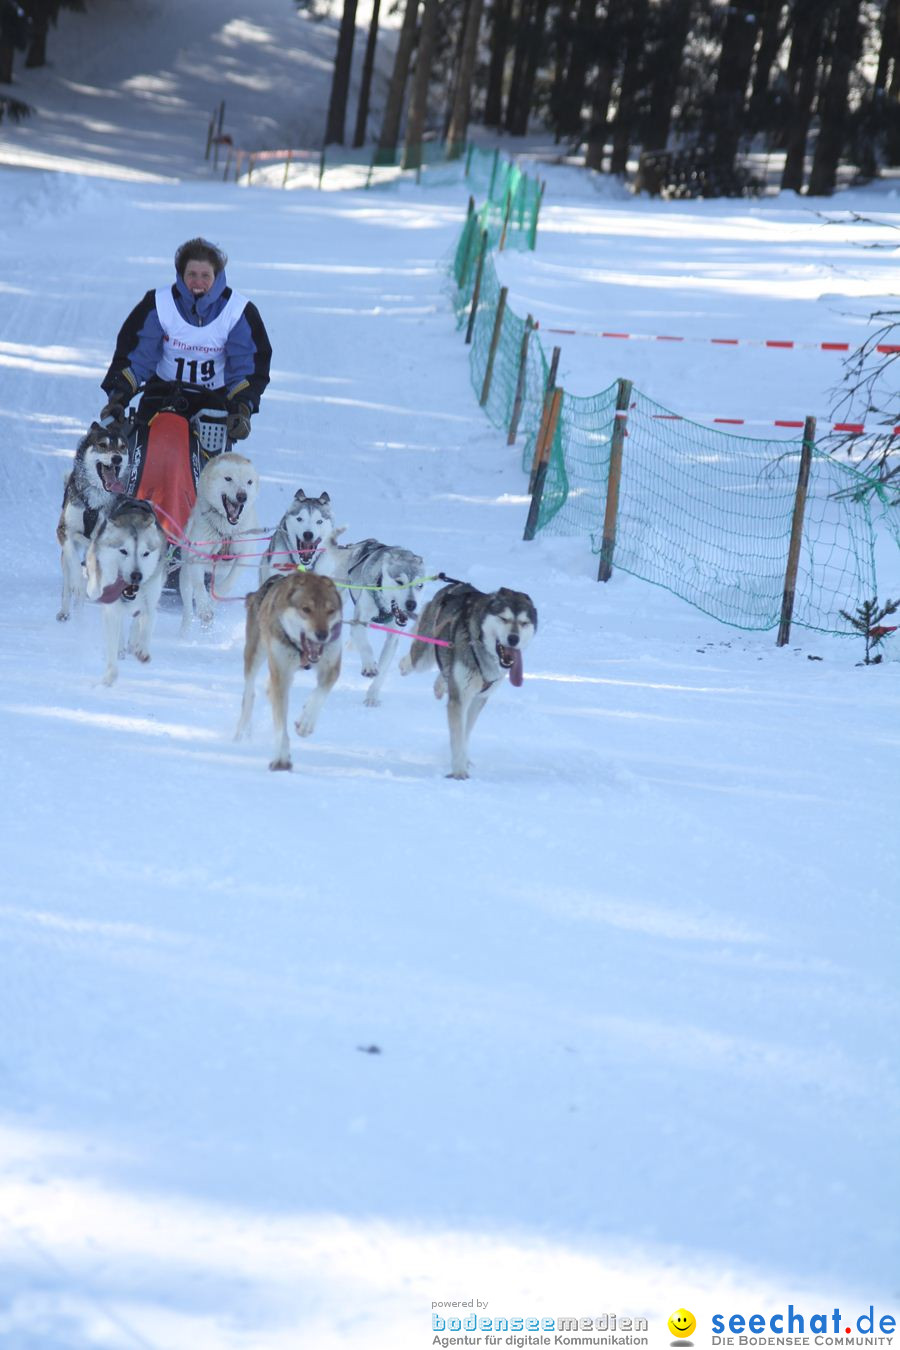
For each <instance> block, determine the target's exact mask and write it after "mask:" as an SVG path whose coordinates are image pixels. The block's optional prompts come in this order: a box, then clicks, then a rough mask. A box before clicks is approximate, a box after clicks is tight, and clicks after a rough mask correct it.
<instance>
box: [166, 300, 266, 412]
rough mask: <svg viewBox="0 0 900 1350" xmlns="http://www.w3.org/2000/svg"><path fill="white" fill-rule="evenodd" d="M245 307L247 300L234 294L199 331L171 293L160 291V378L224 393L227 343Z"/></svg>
mask: <svg viewBox="0 0 900 1350" xmlns="http://www.w3.org/2000/svg"><path fill="white" fill-rule="evenodd" d="M246 304H247V299H246V297H245V296H243V295H238V294H237V292H236V291H232V293H231V295H230V296H229V298H228V303H227V304H226V305H225V308H224V309H223V310H222V312H221V314H218V315H217V316H216V318H214V319H212V320H211V321H210V322H209V323H208V324H205V325H204V327H202V328H196V327H195V326H194V325H193V324H192V323H188V321H187V319H185V318H183V317H182V315H181V314H180V312H179V310H178V306H177V305H176V304H175V300H174V298H173V296H172V292H171V290H159V291H157V292H156V313H157V315H158V317H159V321H160V323H161V324H162V330H163V350H162V356H161V357H160V358H159V361H158V362H157V365H156V373H157V375H158V376H159V378H160V379H161V380H180V381H182V382H183V383H184V384H202V385H205V386H206V388H207V389H221V388H222V386H223V385H224V383H225V343H226V342H227V340H228V334H229V333H230V332H231V330H232V328H233V327H234V325H235V324H236V323H237V321H238V319H239V318H240V317H241V315H242V314H243V312H244V307H245V305H246Z"/></svg>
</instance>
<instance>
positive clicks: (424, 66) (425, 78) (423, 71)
mask: <svg viewBox="0 0 900 1350" xmlns="http://www.w3.org/2000/svg"><path fill="white" fill-rule="evenodd" d="M439 4H440V0H425V8H424V10H423V11H422V31H421V33H420V34H419V50H418V54H417V55H416V73H415V76H414V77H413V88H412V95H411V96H410V100H409V115H408V116H407V119H406V140H405V142H404V144H403V168H404V169H418V168H420V167H421V164H422V137H423V136H424V134H425V114H426V113H427V111H428V86H429V84H430V83H431V63H432V60H433V59H434V42H435V37H436V35H437V21H438V7H439Z"/></svg>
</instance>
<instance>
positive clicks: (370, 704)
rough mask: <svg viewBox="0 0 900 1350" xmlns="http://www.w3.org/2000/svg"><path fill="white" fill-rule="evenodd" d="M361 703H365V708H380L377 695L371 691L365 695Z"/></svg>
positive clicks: (379, 700)
mask: <svg viewBox="0 0 900 1350" xmlns="http://www.w3.org/2000/svg"><path fill="white" fill-rule="evenodd" d="M363 702H364V703H365V705H366V707H367V708H380V707H381V699H380V698H379V697H378V695H377V694H376V693H374V692H373V691H372V690H371V689H370V690H369V692H368V694H366V697H365V699H364V700H363Z"/></svg>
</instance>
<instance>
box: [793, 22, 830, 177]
mask: <svg viewBox="0 0 900 1350" xmlns="http://www.w3.org/2000/svg"><path fill="white" fill-rule="evenodd" d="M831 8H832V6H831V3H830V0H797V8H796V11H795V13H794V30H793V34H792V36H791V64H794V58H795V57H796V64H795V70H796V72H797V83H796V88H795V90H794V93H793V97H792V100H791V105H792V106H791V117H790V125H789V130H788V137H787V147H786V148H787V154H786V156H785V161H784V172H783V174H782V175H781V186H782V189H783V190H784V191H786V192H790V191H793V192H800V191H801V190H802V188H803V175H804V172H805V158H806V140H807V137H808V135H809V124H810V122H811V121H812V106H813V99H814V98H815V95H816V85H817V83H818V79H819V58H820V56H821V53H822V39H823V36H824V32H825V20H826V19H827V18H828V15H829V13H830V10H831Z"/></svg>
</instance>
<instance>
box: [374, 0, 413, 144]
mask: <svg viewBox="0 0 900 1350" xmlns="http://www.w3.org/2000/svg"><path fill="white" fill-rule="evenodd" d="M418 17H419V0H406V9H405V11H404V14H403V23H402V24H401V26H400V36H399V38H398V39H397V53H396V55H395V57H394V69H393V71H392V72H391V82H390V85H389V86H388V96H387V102H386V103H385V105H384V116H383V117H382V119H381V135H380V136H379V138H378V149H377V151H376V160H377V161H378V162H380V163H382V164H393V162H394V159H395V157H396V154H397V142H398V140H399V139H400V118H401V116H402V114H403V95H404V92H405V90H406V81H407V79H408V77H409V63H410V59H411V57H412V50H413V45H414V43H415V40H416V21H417V19H418Z"/></svg>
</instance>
